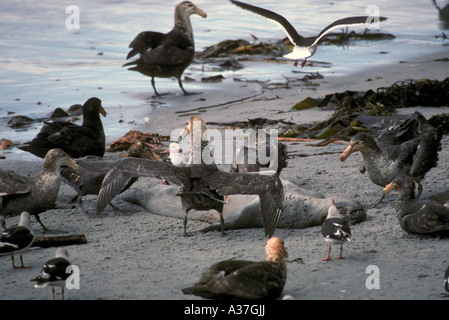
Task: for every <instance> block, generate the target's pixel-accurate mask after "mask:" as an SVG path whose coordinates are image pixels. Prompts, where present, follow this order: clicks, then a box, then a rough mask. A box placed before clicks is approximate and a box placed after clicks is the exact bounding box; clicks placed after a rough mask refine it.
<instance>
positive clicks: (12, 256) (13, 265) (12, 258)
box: [11, 253, 19, 269]
mask: <svg viewBox="0 0 449 320" xmlns="http://www.w3.org/2000/svg"><path fill="white" fill-rule="evenodd" d="M11 261H12V267H13V268H14V269H18V268H19V267H16V265H15V264H14V255H13V254H12V253H11Z"/></svg>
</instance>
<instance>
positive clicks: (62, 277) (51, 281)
mask: <svg viewBox="0 0 449 320" xmlns="http://www.w3.org/2000/svg"><path fill="white" fill-rule="evenodd" d="M68 266H70V261H69V253H68V252H67V250H66V249H64V248H58V250H56V254H55V257H54V258H52V259H50V260H48V261H47V262H45V264H44V266H43V267H42V271H41V273H40V274H39V275H38V276H37V277H36V278H34V279H31V281H34V282H36V284H35V285H34V287H35V288H45V287H47V286H51V291H52V293H53V300H55V288H54V287H60V288H61V295H62V300H64V287H65V283H66V280H67V278H68V277H69V276H70V275H71V272H67V267H68Z"/></svg>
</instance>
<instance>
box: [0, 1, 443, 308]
mask: <svg viewBox="0 0 449 320" xmlns="http://www.w3.org/2000/svg"><path fill="white" fill-rule="evenodd" d="M230 2H231V3H232V4H234V5H236V6H238V7H240V8H242V9H244V10H247V11H250V12H252V13H255V14H258V15H261V16H262V17H264V18H267V19H268V20H271V21H273V22H276V23H278V24H279V25H280V26H281V28H282V29H283V30H284V31H285V32H286V34H287V36H288V38H289V39H290V41H291V43H292V44H293V50H292V52H291V53H289V54H286V55H285V58H287V59H291V60H294V61H295V62H294V64H295V66H296V64H297V63H298V60H301V59H302V60H303V62H302V64H301V66H302V67H304V66H305V64H306V61H307V59H308V58H309V57H311V56H312V55H314V54H315V53H316V51H317V46H318V43H319V41H320V40H321V39H322V38H323V36H325V35H326V34H327V33H328V32H330V31H331V30H333V29H335V28H343V27H348V26H353V25H364V24H366V23H367V21H370V20H369V18H370V17H368V16H352V17H345V18H342V19H339V20H336V21H334V22H332V23H330V24H329V25H328V26H327V27H325V28H324V29H323V30H322V31H321V32H319V34H318V35H317V36H315V37H311V38H305V37H303V36H301V35H300V34H299V33H298V31H297V30H296V29H295V28H294V27H293V26H292V25H291V24H290V22H289V21H288V20H287V19H285V18H284V17H283V16H281V15H280V14H278V13H275V12H273V11H270V10H267V9H264V8H260V7H257V6H254V5H250V4H247V3H243V2H240V1H235V0H231V1H230ZM194 14H195V15H199V16H200V17H202V18H206V17H207V14H206V13H205V12H204V11H203V10H201V9H200V8H198V7H197V6H195V5H194V4H193V3H192V2H190V1H182V2H180V3H179V4H178V5H177V6H176V8H175V13H174V20H175V21H174V27H173V29H172V30H171V31H170V32H168V33H165V34H164V33H160V32H156V31H144V32H141V33H139V34H138V35H137V36H136V37H135V38H134V40H132V41H131V43H130V44H129V48H130V49H131V50H130V51H129V53H128V55H127V57H126V60H130V59H131V58H134V60H131V61H129V62H127V63H125V64H124V65H123V66H127V67H129V70H132V71H138V72H140V73H141V74H143V75H145V76H148V77H150V78H151V85H152V88H153V91H154V94H155V96H157V97H160V96H161V95H162V94H161V93H159V91H157V89H156V85H155V78H167V77H174V78H176V79H177V81H178V85H179V87H180V88H181V90H182V92H183V93H184V94H185V95H188V94H190V93H188V92H187V91H186V90H185V89H184V87H183V83H182V81H181V76H182V74H183V72H184V70H185V69H186V68H187V67H188V66H189V65H190V64H191V63H192V61H193V57H194V53H195V46H194V37H193V30H192V25H191V22H190V16H191V15H194ZM242 17H244V16H243V15H242ZM385 20H387V18H386V17H378V21H385ZM261 22H263V21H261ZM136 56H137V57H136ZM106 115H107V113H106V110H105V108H104V107H103V105H102V101H101V100H100V99H99V98H96V97H92V98H90V99H88V100H87V101H86V102H85V103H84V105H83V122H82V124H81V125H77V124H75V123H73V122H69V121H66V122H65V121H53V122H44V125H43V126H42V128H41V130H40V132H39V133H38V134H37V136H36V137H35V138H34V139H33V140H31V141H29V142H27V143H24V144H23V145H21V146H20V148H21V149H22V150H24V151H27V152H30V153H32V154H34V155H36V156H37V157H40V158H42V159H43V163H42V167H41V170H40V172H39V173H37V174H36V175H33V176H28V175H22V174H19V173H17V172H14V171H10V170H6V169H0V219H1V224H2V227H3V229H4V230H3V232H2V234H1V237H0V256H11V259H12V266H13V268H14V269H16V268H17V269H20V268H28V267H26V266H25V264H24V261H23V256H22V254H23V252H25V251H26V250H28V249H29V248H30V247H31V246H32V244H33V242H34V241H35V234H34V232H33V229H32V227H31V222H30V216H34V217H35V219H36V221H38V223H39V224H40V225H41V227H42V232H43V233H44V234H45V233H46V232H48V231H49V229H48V228H47V227H46V226H45V224H44V223H43V222H42V221H41V220H40V218H39V214H40V213H43V212H45V211H47V210H50V209H52V208H53V207H54V205H55V202H56V198H57V196H58V192H59V189H60V184H61V181H62V182H64V183H66V184H68V185H69V186H71V187H72V188H73V189H74V190H75V192H76V196H75V198H74V201H76V203H77V204H78V206H79V207H80V208H81V210H82V211H83V212H84V213H86V215H88V214H89V213H88V212H87V210H86V209H85V208H84V206H83V200H82V198H83V196H85V195H89V194H93V195H97V196H98V197H97V202H96V207H95V208H96V209H95V210H96V214H97V215H101V213H102V212H103V211H104V210H105V208H106V207H107V206H108V205H110V206H111V207H113V208H114V210H115V211H118V210H119V209H117V208H116V207H115V206H114V204H113V200H114V198H115V197H116V196H117V195H118V194H120V193H122V192H124V191H126V190H127V189H128V188H129V187H130V186H131V185H132V184H133V183H134V182H135V181H136V180H137V179H139V178H141V177H152V178H155V179H159V180H160V181H161V183H168V184H174V185H177V186H179V193H178V194H177V196H178V197H179V198H180V201H181V204H182V208H183V210H184V221H183V235H184V236H186V237H188V236H191V235H192V233H190V232H187V222H188V219H187V217H188V213H189V211H190V210H199V211H202V210H211V209H213V210H216V211H217V212H218V213H219V219H220V224H221V234H222V235H226V232H225V227H224V223H225V217H224V215H223V208H224V206H226V204H227V200H228V199H229V197H232V196H235V195H256V196H258V197H259V200H260V217H261V219H262V221H263V230H264V234H265V236H266V237H267V238H268V240H267V241H266V244H265V251H266V259H265V260H264V261H247V260H233V259H231V260H225V261H219V262H215V263H213V264H212V265H211V266H210V267H209V268H207V269H206V270H205V271H204V272H203V273H202V274H201V275H200V277H199V280H198V282H197V283H195V284H193V285H190V286H188V287H185V288H183V289H182V292H183V293H184V294H191V295H197V296H200V297H203V298H206V299H277V298H280V297H281V296H282V292H283V289H284V286H285V283H286V280H287V266H286V258H287V256H288V254H287V251H286V246H285V244H284V241H283V240H282V239H281V238H279V237H276V236H274V233H275V230H276V226H277V223H278V221H279V219H280V217H281V215H282V209H283V205H284V189H283V184H282V182H281V180H280V178H279V174H280V170H281V169H282V167H283V166H282V165H280V163H279V162H278V159H271V161H273V162H272V164H275V165H274V166H272V167H273V168H274V170H268V171H266V172H262V171H261V166H260V165H259V164H258V163H257V164H256V165H251V166H249V165H242V164H241V163H238V164H234V166H233V167H232V168H231V169H230V170H229V171H223V170H221V169H220V168H219V167H218V166H217V165H216V164H215V162H213V161H212V163H206V162H204V161H203V157H199V158H200V161H199V162H198V161H194V160H195V156H196V154H195V146H197V145H198V146H200V148H199V152H200V153H201V154H209V155H210V156H211V158H213V155H212V154H211V153H210V149H209V148H210V146H209V144H208V139H207V127H206V122H205V121H204V120H203V119H202V118H201V117H199V116H193V117H191V118H190V119H189V120H188V121H187V122H186V124H185V127H184V130H183V132H182V135H181V136H180V138H179V140H178V141H173V142H171V144H170V146H169V154H170V156H169V159H168V160H162V159H161V158H160V157H159V156H158V155H157V154H156V153H154V152H153V150H152V149H151V148H150V146H148V145H147V144H145V143H143V142H139V143H136V144H134V145H132V146H131V147H130V148H129V150H128V155H127V156H126V157H123V158H120V159H110V158H104V155H105V147H106V137H105V133H104V129H103V125H102V120H101V116H103V117H106ZM442 135H443V132H442V130H441V128H435V127H432V126H431V125H430V124H429V123H428V121H427V120H426V118H425V117H424V116H423V115H422V114H420V113H419V112H415V113H414V114H413V115H412V116H410V117H409V118H407V119H406V120H402V121H397V122H395V123H394V124H392V125H391V126H390V127H389V128H388V129H387V130H385V131H384V132H382V133H381V134H379V135H378V136H373V135H372V134H369V133H366V132H359V133H358V134H356V135H355V136H353V137H352V138H351V140H350V141H349V145H348V147H347V148H346V149H345V150H344V151H343V152H342V154H341V156H340V161H346V159H347V158H348V157H350V156H351V155H352V154H353V153H354V152H357V151H359V152H360V153H361V155H362V157H363V165H362V167H361V170H360V171H361V173H364V172H365V171H366V172H367V173H368V176H369V178H370V180H371V181H372V182H373V183H374V184H375V185H378V186H380V187H381V188H382V192H383V195H386V194H388V193H390V192H392V191H393V190H395V189H396V190H397V194H398V196H397V201H396V205H395V211H396V215H397V218H398V221H399V224H400V226H401V228H402V229H403V230H404V231H405V232H407V233H410V234H420V235H430V236H444V235H447V234H449V190H448V191H444V192H441V193H438V194H434V195H431V196H428V197H427V198H425V199H422V198H421V197H420V196H421V192H422V190H423V185H422V181H423V180H424V178H425V175H426V173H427V172H428V171H430V170H431V169H432V168H434V167H436V166H437V164H438V153H439V151H441V148H442V146H441V139H442ZM186 136H188V137H189V141H190V148H189V149H190V150H187V152H186V150H183V149H182V148H181V147H180V144H179V141H181V140H182V139H183V138H184V137H186ZM257 148H259V150H261V149H262V148H268V149H270V148H285V146H284V145H282V144H280V143H277V142H276V143H275V144H274V145H273V144H271V145H264V146H257V147H256V152H258V150H257ZM240 151H241V152H242V157H243V158H245V157H248V154H249V152H250V150H249V149H248V148H247V149H242V150H240ZM269 169H271V167H269ZM416 188H417V189H418V192H417V193H415V189H416ZM14 216H20V222H19V224H18V225H15V226H9V227H8V226H7V224H8V223H7V222H8V220H7V219H8V218H10V217H14ZM321 233H322V237H323V238H324V240H325V242H326V243H328V255H327V257H326V258H325V259H323V261H329V260H331V248H332V245H337V246H338V245H339V246H340V248H339V249H340V251H339V255H338V256H337V257H336V259H343V258H344V257H343V244H345V243H347V242H349V241H350V240H351V228H350V224H349V222H348V221H347V219H345V218H343V217H342V215H341V214H340V212H339V210H338V209H337V207H336V206H335V202H334V201H332V203H329V209H328V213H327V216H326V218H325V220H324V221H323V223H322V228H321ZM187 239H188V238H187ZM187 241H188V240H187ZM15 255H16V256H17V255H20V264H19V265H17V264H16V260H15ZM48 258H49V259H48V261H46V262H45V263H44V265H43V267H42V270H41V273H40V274H38V275H36V277H35V278H33V279H30V280H31V281H33V282H34V283H35V287H36V288H42V287H46V286H50V287H52V293H53V299H55V289H54V288H55V287H60V288H61V290H62V291H61V294H62V298H64V283H65V281H66V279H67V278H68V277H69V275H70V273H67V272H66V270H67V267H69V266H70V264H71V262H70V258H69V254H68V250H67V249H66V248H62V247H61V248H58V250H57V251H56V253H55V255H54V257H48ZM448 281H449V268H448V271H446V274H445V279H444V287H445V289H446V290H447V291H449V285H448Z"/></svg>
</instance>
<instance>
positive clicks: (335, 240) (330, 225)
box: [321, 200, 351, 261]
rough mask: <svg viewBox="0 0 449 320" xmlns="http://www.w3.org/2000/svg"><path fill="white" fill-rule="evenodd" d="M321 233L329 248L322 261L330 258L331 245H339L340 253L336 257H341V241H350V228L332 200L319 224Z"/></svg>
mask: <svg viewBox="0 0 449 320" xmlns="http://www.w3.org/2000/svg"><path fill="white" fill-rule="evenodd" d="M321 234H322V235H323V237H324V240H326V242H328V243H329V250H328V254H327V258H326V259H323V261H329V260H330V259H331V245H332V244H339V245H340V255H339V256H338V257H337V258H336V259H344V258H343V243H345V242H348V241H351V229H350V227H349V224H348V222H347V221H346V220H344V219H343V218H342V217H341V216H340V211H339V210H338V209H337V207H336V206H335V201H334V200H332V205H331V206H330V207H329V210H328V211H327V217H326V220H324V222H323V224H322V226H321Z"/></svg>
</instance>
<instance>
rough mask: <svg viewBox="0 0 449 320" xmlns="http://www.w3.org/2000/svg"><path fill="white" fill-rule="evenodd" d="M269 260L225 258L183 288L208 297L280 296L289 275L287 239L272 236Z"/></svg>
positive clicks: (260, 298)
mask: <svg viewBox="0 0 449 320" xmlns="http://www.w3.org/2000/svg"><path fill="white" fill-rule="evenodd" d="M265 252H266V261H259V262H254V261H248V260H225V261H221V262H217V263H214V264H213V265H212V266H210V267H209V268H208V269H207V270H206V271H205V272H203V274H202V275H201V277H200V280H199V281H198V282H197V283H196V284H195V285H193V286H192V287H188V288H184V289H182V292H183V293H184V294H193V295H196V296H200V297H202V298H205V299H232V300H235V299H243V300H256V299H257V300H267V299H276V298H278V297H279V296H280V295H281V294H282V291H283V290H284V285H285V281H286V278H287V266H286V264H285V258H286V257H287V256H288V254H287V251H286V250H285V248H284V241H283V240H282V239H280V238H278V237H272V238H270V239H268V241H267V244H266V246H265Z"/></svg>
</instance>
